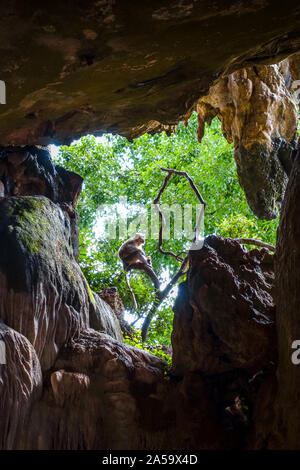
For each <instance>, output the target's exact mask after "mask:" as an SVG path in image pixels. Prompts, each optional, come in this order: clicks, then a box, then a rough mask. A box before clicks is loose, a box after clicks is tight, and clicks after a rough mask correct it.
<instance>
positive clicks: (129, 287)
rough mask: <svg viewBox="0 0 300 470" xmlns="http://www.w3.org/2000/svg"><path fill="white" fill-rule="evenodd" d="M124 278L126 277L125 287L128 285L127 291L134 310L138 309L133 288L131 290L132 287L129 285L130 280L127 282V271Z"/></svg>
mask: <svg viewBox="0 0 300 470" xmlns="http://www.w3.org/2000/svg"><path fill="white" fill-rule="evenodd" d="M125 278H126V283H127V287H128V289H129V292H130V294H131V297H132V301H133V305H134V310H137V309H138V304H137V301H136V298H135V295H134V292H133V290H132V288H131V285H130V282H129V279H128V274H127V273H126V275H125Z"/></svg>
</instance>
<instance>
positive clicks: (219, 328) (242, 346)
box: [172, 236, 276, 375]
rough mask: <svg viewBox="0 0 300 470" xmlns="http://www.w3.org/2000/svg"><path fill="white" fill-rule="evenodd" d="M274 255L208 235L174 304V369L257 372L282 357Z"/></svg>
mask: <svg viewBox="0 0 300 470" xmlns="http://www.w3.org/2000/svg"><path fill="white" fill-rule="evenodd" d="M273 283H274V273H273V256H272V255H270V254H269V252H268V251H267V250H266V249H262V250H258V249H255V250H252V251H250V252H248V251H247V250H246V249H244V248H242V246H241V245H240V244H239V243H237V242H235V241H233V240H230V239H222V238H219V237H215V236H210V237H207V238H206V240H205V244H204V247H203V248H202V250H200V251H195V252H191V265H190V269H189V272H188V275H187V280H186V281H185V282H184V283H182V284H181V285H180V290H179V295H178V298H177V300H176V304H175V307H174V312H175V317H174V330H173V333H172V344H173V373H174V374H176V375H184V374H185V373H186V371H199V372H201V373H204V374H218V373H224V372H229V371H232V370H234V369H246V370H247V371H248V372H249V373H251V372H253V373H255V372H257V371H259V370H260V369H261V368H263V367H265V366H267V365H268V364H269V362H270V361H275V359H276V353H275V351H276V335H275V325H274V313H275V312H274V303H273V298H272V287H273Z"/></svg>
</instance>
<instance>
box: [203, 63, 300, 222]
mask: <svg viewBox="0 0 300 470" xmlns="http://www.w3.org/2000/svg"><path fill="white" fill-rule="evenodd" d="M299 78H300V66H299V55H295V56H294V57H291V58H289V59H286V60H284V61H282V62H280V63H279V64H278V65H268V66H254V67H251V68H246V69H241V70H239V71H237V72H234V73H233V74H231V75H229V76H228V77H225V78H221V79H220V80H219V81H218V82H217V83H216V84H215V85H214V86H212V87H211V89H210V92H209V94H208V95H207V96H205V97H203V98H202V99H201V100H200V101H199V103H198V105H197V111H198V120H199V128H198V136H199V140H201V138H202V137H203V134H204V124H205V122H210V121H211V119H212V118H213V117H214V116H218V117H219V118H220V119H221V121H222V129H223V133H224V136H225V137H226V139H227V140H228V141H229V142H234V146H235V160H236V164H237V172H238V177H239V181H240V184H241V186H242V187H243V189H244V191H245V195H246V197H247V201H248V204H249V206H250V207H251V209H252V210H253V212H254V213H255V214H256V215H257V216H258V217H260V218H265V219H272V218H274V217H276V216H277V215H278V211H279V209H280V205H281V202H282V199H283V195H284V189H285V186H286V179H287V178H286V174H289V173H290V170H291V158H290V154H291V151H292V150H293V149H294V148H295V145H296V135H297V125H298V93H297V88H299V83H298V82H297V80H299Z"/></svg>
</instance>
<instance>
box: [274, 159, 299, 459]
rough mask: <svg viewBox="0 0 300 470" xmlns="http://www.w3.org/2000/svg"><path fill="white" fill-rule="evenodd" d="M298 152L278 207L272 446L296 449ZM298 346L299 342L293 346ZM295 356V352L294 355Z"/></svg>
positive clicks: (297, 397)
mask: <svg viewBox="0 0 300 470" xmlns="http://www.w3.org/2000/svg"><path fill="white" fill-rule="evenodd" d="M299 200H300V153H299V152H298V155H297V157H296V159H295V162H294V166H293V169H292V173H291V176H290V180H289V183H288V187H287V190H286V197H285V200H284V204H283V207H282V214H281V218H280V225H279V229H278V242H277V254H276V271H275V272H276V291H275V298H276V304H277V325H278V328H277V332H278V363H279V364H278V371H277V377H278V382H279V384H280V387H279V388H278V396H277V401H276V411H277V426H276V433H274V434H275V435H274V439H273V442H272V447H273V448H275V449H276V448H281V449H298V450H299V449H300V441H299V434H300V408H299V390H300V366H299V365H295V364H293V363H292V359H291V358H292V354H293V352H295V349H292V343H293V341H295V340H300V322H299V305H300V304H299V302H300V289H299V286H300V263H299V261H300V212H299ZM298 348H299V345H298V347H297V349H298ZM298 357H299V355H298Z"/></svg>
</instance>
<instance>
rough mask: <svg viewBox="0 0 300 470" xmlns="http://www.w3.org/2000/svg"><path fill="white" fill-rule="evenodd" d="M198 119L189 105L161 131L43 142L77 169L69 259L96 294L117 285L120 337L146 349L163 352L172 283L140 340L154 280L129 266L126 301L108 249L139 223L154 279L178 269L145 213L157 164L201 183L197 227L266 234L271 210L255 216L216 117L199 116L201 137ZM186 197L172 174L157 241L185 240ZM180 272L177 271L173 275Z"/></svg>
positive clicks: (175, 246)
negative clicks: (74, 244)
mask: <svg viewBox="0 0 300 470" xmlns="http://www.w3.org/2000/svg"><path fill="white" fill-rule="evenodd" d="M198 128H199V122H198V116H197V113H196V112H193V113H192V114H191V116H190V118H189V119H188V120H187V122H186V123H185V124H184V123H183V122H180V123H179V125H178V126H177V129H176V131H175V132H174V131H173V132H170V133H169V135H167V134H166V132H164V131H163V132H161V133H156V134H154V135H150V134H147V133H146V134H144V135H143V136H141V137H139V138H137V139H134V140H133V141H131V142H130V141H128V140H127V139H126V138H124V137H121V136H119V135H113V134H104V135H103V136H102V137H94V136H92V135H88V136H86V137H82V138H81V139H79V140H77V141H74V142H73V143H72V144H71V145H70V146H61V147H58V146H54V145H51V146H49V149H50V153H51V155H52V157H53V159H54V161H55V162H56V163H57V164H59V165H61V166H63V167H64V168H66V169H67V170H70V171H74V172H75V173H78V174H79V175H80V176H82V177H83V188H82V192H81V195H80V197H79V199H78V205H77V211H78V213H79V222H78V223H79V241H80V242H79V264H80V266H81V269H82V271H83V272H84V275H85V277H86V279H87V281H88V283H89V286H90V288H91V289H92V290H93V291H95V292H96V293H97V294H99V295H100V296H103V298H104V300H105V298H106V295H107V294H106V292H107V289H108V290H109V289H111V288H117V290H118V293H119V295H120V298H121V301H122V302H123V304H124V308H125V310H124V319H125V321H126V322H127V323H128V324H129V325H130V326H133V327H134V328H135V334H136V335H135V337H134V341H133V338H132V337H131V336H128V332H126V331H123V333H124V335H125V342H128V344H134V345H135V346H139V347H142V348H146V349H149V348H150V349H151V350H152V351H154V353H156V352H157V348H161V347H163V348H166V350H168V352H169V353H170V354H171V349H170V347H171V333H172V330H173V311H172V308H173V304H174V301H175V299H176V296H177V293H178V287H177V285H175V286H174V288H173V290H172V291H171V293H170V295H169V296H168V297H167V298H166V299H165V301H164V302H163V303H162V305H160V307H159V308H158V310H157V312H156V314H155V317H154V318H153V320H152V322H151V325H150V329H149V332H148V336H147V342H146V343H144V342H142V340H141V338H140V328H141V326H142V324H143V321H144V319H145V316H146V315H147V312H148V310H149V308H150V306H151V303H152V302H153V299H154V289H153V286H152V283H151V280H150V279H149V277H148V276H146V275H142V274H141V272H133V273H132V274H131V276H130V284H131V288H132V290H133V291H134V296H135V298H136V301H137V306H138V308H137V309H136V308H135V306H134V303H133V298H132V295H131V292H130V290H129V288H128V286H127V283H126V281H125V278H124V277H122V276H120V272H121V271H122V266H121V264H120V260H119V258H118V254H117V253H118V248H119V247H120V245H121V244H122V243H123V242H124V241H125V240H126V239H128V238H129V237H131V236H133V235H134V234H135V233H136V232H142V233H144V234H145V235H146V244H145V247H144V248H145V251H146V253H147V254H149V255H151V259H152V265H153V268H154V271H155V272H156V274H157V276H158V278H159V280H160V282H161V286H162V289H163V288H164V287H165V286H166V285H167V283H168V282H169V281H170V280H171V278H172V276H173V275H174V274H175V272H176V269H178V260H176V259H174V258H172V257H168V256H165V255H163V254H161V253H160V252H159V250H158V228H159V224H158V226H157V225H155V222H158V220H157V219H156V220H154V219H155V214H154V211H153V201H154V198H155V196H156V194H157V193H158V191H159V188H160V187H161V184H162V182H163V179H164V175H163V174H162V172H161V171H160V169H161V167H165V168H172V169H175V170H179V171H180V170H181V171H182V170H183V169H184V170H185V171H187V173H188V174H189V175H190V177H191V178H192V179H193V181H194V183H195V184H196V186H197V187H198V188H199V190H200V191H201V193H202V195H203V197H204V199H205V201H206V202H207V211H206V215H205V218H204V220H203V226H202V234H201V235H202V236H204V237H205V236H208V235H216V236H222V237H230V238H250V239H258V240H262V241H264V242H266V243H269V244H271V245H275V243H276V230H277V226H278V217H277V218H275V219H273V220H271V221H266V220H260V219H259V218H258V217H257V216H255V215H254V214H253V212H252V211H251V209H250V208H249V205H248V204H247V200H246V197H245V195H244V192H243V190H242V188H241V186H240V184H239V181H238V177H237V172H236V164H235V160H234V147H233V144H230V143H228V142H227V141H226V139H225V137H224V136H223V134H222V129H221V122H220V121H219V119H218V118H214V119H213V120H212V122H211V123H210V125H208V124H206V126H205V133H204V137H203V138H202V140H201V142H199V140H198V138H197V130H198ZM196 202H197V201H196V199H195V195H194V194H193V193H192V192H191V191H190V190H189V185H188V183H187V181H182V180H181V179H180V178H179V177H176V178H175V180H174V181H173V183H172V184H171V185H170V187H169V188H168V192H166V193H165V194H164V198H163V200H162V201H161V203H162V204H164V206H163V207H164V213H165V215H166V214H167V212H168V215H169V216H168V224H169V226H168V227H165V228H164V230H163V240H164V249H165V250H169V251H172V252H183V251H184V250H188V249H189V244H190V242H191V235H192V234H193V229H192V230H191V228H192V227H195V223H196ZM190 210H191V212H189V211H190ZM178 211H179V212H178ZM188 218H189V220H188ZM175 219H176V220H175ZM248 248H249V249H251V247H250V246H248ZM184 279H185V276H183V277H182V278H181V281H184ZM158 351H160V349H158ZM164 357H166V356H164ZM168 362H169V363H170V360H168Z"/></svg>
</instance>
